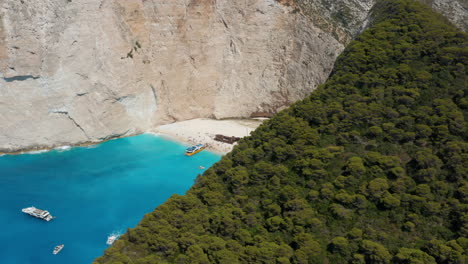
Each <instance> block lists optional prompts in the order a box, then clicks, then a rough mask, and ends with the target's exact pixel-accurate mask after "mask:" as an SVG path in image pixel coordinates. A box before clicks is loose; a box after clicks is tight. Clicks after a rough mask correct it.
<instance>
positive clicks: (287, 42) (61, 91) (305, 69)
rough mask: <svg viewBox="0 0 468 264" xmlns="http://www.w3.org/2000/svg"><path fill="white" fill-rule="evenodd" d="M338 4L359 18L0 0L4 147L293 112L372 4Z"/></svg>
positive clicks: (257, 5) (256, 7)
mask: <svg viewBox="0 0 468 264" xmlns="http://www.w3.org/2000/svg"><path fill="white" fill-rule="evenodd" d="M438 1H439V2H441V0H438ZM447 1H448V0H447ZM447 1H442V2H447ZM318 2H319V1H317V3H316V4H317V5H323V6H321V7H320V8H321V9H320V10H334V9H333V8H335V6H334V5H332V6H327V5H326V1H322V2H321V3H318ZM341 2H343V3H344V4H345V3H348V4H349V5H350V7H351V10H352V12H354V13H353V14H354V15H353V17H358V19H354V18H353V19H354V21H353V22H352V23H351V22H350V24H349V25H348V27H347V28H345V29H341V28H340V27H324V26H323V25H324V24H323V23H322V22H324V21H325V22H327V20H326V19H327V18H326V16H327V15H328V13H326V12H323V13H322V14H321V15H320V16H311V15H308V14H306V13H304V12H297V10H296V7H295V6H294V4H293V3H292V2H291V1H287V0H282V1H277V0H245V1H244V0H243V1H233V0H125V1H124V0H116V1H112V0H27V1H26V0H0V123H1V124H2V125H1V126H0V152H2V151H3V152H9V151H16V150H21V149H33V148H38V147H54V146H57V145H67V144H77V143H83V142H97V141H101V140H105V139H108V138H112V137H116V136H122V135H130V134H135V133H139V132H144V131H148V130H149V129H150V128H151V127H154V126H155V125H158V124H164V123H168V122H172V121H175V120H186V119H192V118H200V117H211V118H229V117H247V116H250V115H251V114H252V113H253V112H275V111H277V110H280V109H282V108H285V107H286V106H288V105H289V104H290V103H292V102H294V101H296V100H299V99H301V98H304V97H305V96H306V95H308V94H309V93H310V92H311V91H312V90H313V89H314V88H315V87H316V86H317V85H318V84H320V83H323V82H324V81H325V80H326V78H327V77H328V74H329V73H330V71H331V69H332V66H333V63H334V61H335V59H336V57H337V56H338V55H339V54H340V53H341V51H342V50H343V49H344V45H345V44H346V43H347V42H348V41H349V40H350V36H351V35H352V34H353V33H354V32H357V31H359V29H360V27H361V26H362V24H363V21H364V20H365V18H366V17H367V14H368V12H369V9H370V8H371V7H372V4H373V1H371V0H362V1H355V0H341V1H340V3H341ZM343 3H342V4H343ZM457 3H458V2H457ZM288 4H289V6H288ZM330 12H331V11H330ZM330 25H331V24H330Z"/></svg>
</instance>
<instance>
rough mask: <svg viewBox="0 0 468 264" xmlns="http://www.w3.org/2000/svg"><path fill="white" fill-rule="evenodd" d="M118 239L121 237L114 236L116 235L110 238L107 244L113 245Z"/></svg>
mask: <svg viewBox="0 0 468 264" xmlns="http://www.w3.org/2000/svg"><path fill="white" fill-rule="evenodd" d="M117 238H119V236H117V235H114V234H112V235H110V236H108V237H107V242H106V244H107V245H112V244H113V243H114V241H115V240H116V239H117Z"/></svg>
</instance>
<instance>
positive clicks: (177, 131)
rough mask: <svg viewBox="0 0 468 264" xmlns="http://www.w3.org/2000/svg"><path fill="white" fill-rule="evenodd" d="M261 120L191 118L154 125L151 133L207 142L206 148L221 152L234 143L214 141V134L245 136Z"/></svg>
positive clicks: (225, 151) (190, 142) (195, 141)
mask: <svg viewBox="0 0 468 264" xmlns="http://www.w3.org/2000/svg"><path fill="white" fill-rule="evenodd" d="M262 122H263V120H259V119H231V120H214V119H205V118H199V119H192V120H187V121H181V122H176V123H172V124H168V125H162V126H158V127H156V128H155V129H154V130H153V131H151V132H152V133H156V134H159V135H163V136H169V137H171V138H173V139H175V140H178V141H182V142H185V143H188V144H191V145H194V144H199V143H203V144H207V145H208V149H210V150H212V151H215V152H219V153H221V154H224V153H227V152H229V151H231V150H232V148H233V146H234V145H231V144H227V143H223V142H219V141H215V140H214V137H215V135H216V134H221V135H224V136H231V137H232V136H235V137H245V136H248V135H250V132H252V131H253V130H255V129H256V128H257V127H258V126H259V125H260V124H261V123H262Z"/></svg>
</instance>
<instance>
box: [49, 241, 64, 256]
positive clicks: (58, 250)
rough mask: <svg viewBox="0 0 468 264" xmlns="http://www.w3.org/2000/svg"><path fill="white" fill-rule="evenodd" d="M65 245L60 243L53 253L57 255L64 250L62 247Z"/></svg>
mask: <svg viewBox="0 0 468 264" xmlns="http://www.w3.org/2000/svg"><path fill="white" fill-rule="evenodd" d="M64 246H65V245H63V244H62V245H58V246H56V247H54V251H52V254H54V255H57V254H58V253H59V252H60V250H62V248H63V247H64Z"/></svg>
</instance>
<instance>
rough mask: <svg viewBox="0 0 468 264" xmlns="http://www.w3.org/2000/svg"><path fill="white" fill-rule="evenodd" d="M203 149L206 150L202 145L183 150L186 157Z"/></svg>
mask: <svg viewBox="0 0 468 264" xmlns="http://www.w3.org/2000/svg"><path fill="white" fill-rule="evenodd" d="M205 148H206V146H205V145H204V144H198V145H195V146H191V147H190V148H187V149H186V150H185V155H187V156H192V155H195V154H197V153H198V152H200V151H202V150H204V149H205Z"/></svg>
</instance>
